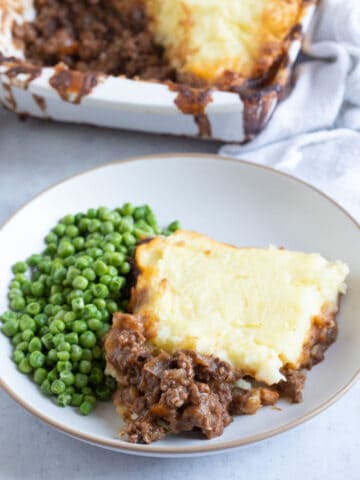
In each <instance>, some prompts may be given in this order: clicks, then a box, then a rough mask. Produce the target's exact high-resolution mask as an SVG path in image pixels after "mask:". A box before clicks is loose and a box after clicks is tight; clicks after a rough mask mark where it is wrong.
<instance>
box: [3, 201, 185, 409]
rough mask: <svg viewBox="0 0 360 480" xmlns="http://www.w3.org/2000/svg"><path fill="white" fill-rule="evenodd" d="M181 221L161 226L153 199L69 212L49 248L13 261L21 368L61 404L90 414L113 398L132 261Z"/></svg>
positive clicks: (13, 326)
mask: <svg viewBox="0 0 360 480" xmlns="http://www.w3.org/2000/svg"><path fill="white" fill-rule="evenodd" d="M178 228H179V224H178V222H173V223H171V224H170V225H169V226H168V227H167V229H165V230H161V229H160V228H159V226H158V223H157V220H156V217H155V215H154V213H153V212H152V210H151V208H150V207H149V206H148V205H144V206H139V207H134V206H133V205H132V204H130V203H126V204H124V205H123V206H122V207H121V208H116V209H114V210H110V209H109V208H106V207H100V208H98V209H93V208H90V209H89V210H88V211H87V212H86V213H78V214H76V215H66V216H65V217H64V218H62V219H61V220H60V222H59V223H58V224H57V225H56V226H55V227H54V228H53V229H52V230H51V231H50V232H49V234H48V235H47V236H46V237H45V243H46V248H45V250H44V251H43V252H42V253H40V254H34V255H32V256H31V257H29V258H28V259H27V260H26V262H17V263H16V264H15V265H13V267H12V271H13V273H14V277H13V279H12V281H11V283H10V286H9V292H8V298H9V310H8V311H7V312H5V313H3V315H2V316H1V321H2V327H1V331H2V333H3V334H4V335H6V336H7V337H9V338H10V340H11V342H12V344H13V353H12V358H13V360H14V362H15V363H16V364H17V368H18V369H19V371H20V372H22V373H25V374H29V375H31V376H32V378H33V380H34V382H35V383H36V384H38V385H39V387H40V389H41V391H42V392H43V393H44V394H45V395H48V396H51V397H53V398H54V399H55V401H56V403H57V404H58V405H59V406H61V407H65V406H67V405H72V406H74V407H78V408H79V410H80V412H81V414H83V415H88V414H89V413H90V412H91V411H92V409H93V408H94V407H95V405H96V402H97V401H98V400H109V399H110V397H111V394H112V393H113V391H114V390H115V388H116V383H115V380H114V379H113V378H112V377H109V376H107V375H105V373H104V369H105V359H104V352H103V348H102V347H103V337H104V335H105V334H106V332H107V331H108V330H109V328H110V325H111V318H112V314H113V313H114V312H117V311H126V309H127V305H128V300H129V298H128V294H129V293H128V290H129V289H126V288H125V287H126V284H127V281H128V274H129V272H130V263H129V260H130V258H131V257H132V255H133V253H134V250H135V246H136V244H137V242H138V241H139V240H141V239H143V238H146V237H151V236H154V235H158V234H164V235H169V234H171V233H172V232H174V231H175V230H177V229H178Z"/></svg>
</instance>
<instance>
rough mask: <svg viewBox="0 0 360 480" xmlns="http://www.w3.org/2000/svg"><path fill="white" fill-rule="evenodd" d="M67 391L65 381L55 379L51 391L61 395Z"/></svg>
mask: <svg viewBox="0 0 360 480" xmlns="http://www.w3.org/2000/svg"><path fill="white" fill-rule="evenodd" d="M64 391H65V383H64V382H63V381H62V380H58V379H57V380H54V381H53V382H52V384H51V392H52V393H54V394H55V395H59V394H60V393H63V392H64Z"/></svg>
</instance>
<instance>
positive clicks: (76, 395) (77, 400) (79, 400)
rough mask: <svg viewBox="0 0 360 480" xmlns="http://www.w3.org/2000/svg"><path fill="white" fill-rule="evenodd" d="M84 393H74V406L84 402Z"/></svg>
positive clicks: (72, 401) (72, 403)
mask: <svg viewBox="0 0 360 480" xmlns="http://www.w3.org/2000/svg"><path fill="white" fill-rule="evenodd" d="M83 398H84V395H83V394H82V393H74V394H73V395H72V400H71V405H72V406H73V407H80V405H81V404H82V402H83Z"/></svg>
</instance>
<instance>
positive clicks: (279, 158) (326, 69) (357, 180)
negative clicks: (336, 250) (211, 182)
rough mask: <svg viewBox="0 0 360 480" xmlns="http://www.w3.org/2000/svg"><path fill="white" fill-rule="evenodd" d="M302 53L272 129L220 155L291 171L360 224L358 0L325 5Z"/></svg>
mask: <svg viewBox="0 0 360 480" xmlns="http://www.w3.org/2000/svg"><path fill="white" fill-rule="evenodd" d="M304 50H305V52H306V54H307V55H309V56H310V57H312V58H311V60H310V61H306V62H303V63H302V64H300V65H299V66H298V67H297V69H296V76H297V80H296V83H295V87H294V89H293V91H292V92H291V94H290V96H289V97H288V98H287V99H286V100H285V101H284V102H282V103H281V104H280V105H279V107H278V108H277V110H276V111H275V113H274V116H273V118H272V119H271V121H270V123H269V125H268V127H267V128H266V129H265V130H264V131H263V132H262V133H261V134H260V135H259V136H258V137H257V138H256V139H255V140H254V141H252V142H250V143H248V144H247V145H242V146H240V145H226V146H224V147H222V148H221V150H220V153H221V154H223V155H229V156H236V157H238V158H243V159H245V160H251V161H254V162H257V163H262V164H267V165H271V166H273V167H275V168H279V169H280V170H283V171H286V172H288V173H292V174H293V175H296V176H298V177H300V178H302V179H304V180H306V181H308V182H309V183H312V184H314V185H315V186H317V187H318V188H320V189H322V190H324V191H325V192H326V193H327V194H329V195H331V196H333V197H334V198H335V199H337V200H338V201H339V203H341V204H342V205H343V206H344V207H346V208H347V209H349V211H350V212H351V213H352V214H353V215H354V216H356V217H357V219H359V220H360V134H359V133H356V132H354V131H352V130H360V0H322V1H321V2H320V6H319V8H318V11H317V14H316V19H315V22H314V25H313V28H312V30H311V32H310V34H309V37H308V39H307V40H306V42H305V45H304Z"/></svg>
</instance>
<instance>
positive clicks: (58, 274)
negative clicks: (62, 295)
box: [52, 267, 66, 285]
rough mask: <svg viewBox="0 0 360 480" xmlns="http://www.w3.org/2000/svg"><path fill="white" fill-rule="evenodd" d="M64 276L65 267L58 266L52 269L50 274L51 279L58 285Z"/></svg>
mask: <svg viewBox="0 0 360 480" xmlns="http://www.w3.org/2000/svg"><path fill="white" fill-rule="evenodd" d="M65 278H66V268H65V267H59V268H57V269H56V270H54V272H53V274H52V279H53V281H54V282H55V283H56V284H57V285H60V284H62V282H63V281H64V280H65Z"/></svg>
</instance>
